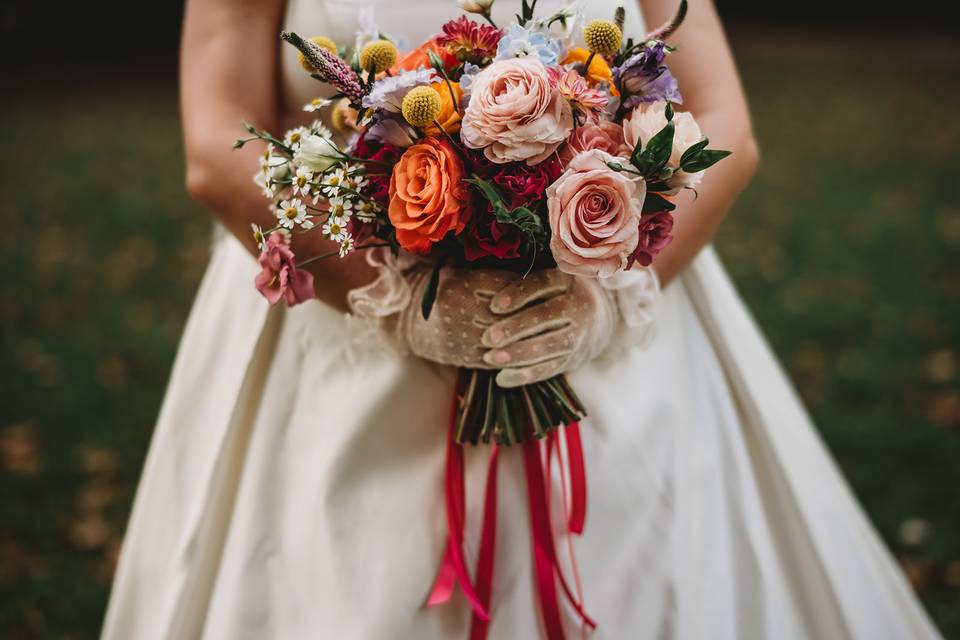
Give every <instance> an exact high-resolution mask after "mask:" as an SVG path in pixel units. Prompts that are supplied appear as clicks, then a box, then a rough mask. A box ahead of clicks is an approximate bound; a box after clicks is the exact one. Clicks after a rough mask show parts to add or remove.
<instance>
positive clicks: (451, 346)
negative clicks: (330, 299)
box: [384, 267, 520, 369]
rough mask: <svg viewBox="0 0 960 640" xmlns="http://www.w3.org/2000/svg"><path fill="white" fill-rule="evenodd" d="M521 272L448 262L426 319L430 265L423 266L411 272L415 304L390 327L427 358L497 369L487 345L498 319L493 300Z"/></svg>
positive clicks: (441, 272)
mask: <svg viewBox="0 0 960 640" xmlns="http://www.w3.org/2000/svg"><path fill="white" fill-rule="evenodd" d="M519 278H520V276H519V274H515V273H510V272H508V271H498V270H493V269H456V268H452V267H444V268H443V269H441V270H440V282H439V285H438V287H437V297H436V300H435V301H434V303H433V309H432V311H431V313H430V317H429V318H426V319H425V318H424V317H423V310H422V308H421V301H422V300H423V294H424V291H426V288H427V284H428V282H429V281H430V269H429V268H418V269H417V270H415V271H414V272H413V273H411V274H410V275H409V276H408V278H407V282H408V283H409V285H410V293H411V296H410V304H408V305H407V306H406V308H404V309H403V310H402V311H400V313H399V314H397V315H396V316H394V317H392V318H390V319H389V320H390V321H388V324H387V325H386V326H385V327H384V328H385V330H387V331H388V332H391V333H393V335H395V336H396V337H398V338H399V339H400V340H401V341H403V342H404V343H406V345H407V346H408V347H409V349H410V351H411V352H412V353H413V354H414V355H417V356H420V357H421V358H425V359H427V360H432V361H433V362H439V363H440V364H448V365H454V366H457V367H468V368H471V369H494V368H496V365H494V364H491V363H490V362H488V361H487V360H485V359H484V352H485V351H486V347H484V346H483V343H482V341H481V338H482V336H483V332H484V331H485V330H486V329H487V328H488V327H490V326H491V325H492V324H493V323H494V322H495V321H496V320H497V318H496V316H494V314H493V312H492V311H491V306H490V303H491V301H492V300H493V297H494V296H495V295H496V294H497V293H498V292H500V291H501V290H502V289H504V288H505V287H507V286H508V285H509V284H511V283H513V282H515V281H517V280H519Z"/></svg>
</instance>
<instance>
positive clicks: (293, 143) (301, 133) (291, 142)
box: [283, 127, 310, 150]
mask: <svg viewBox="0 0 960 640" xmlns="http://www.w3.org/2000/svg"><path fill="white" fill-rule="evenodd" d="M309 134H310V131H309V130H308V129H307V128H306V127H296V128H294V129H290V131H287V134H286V135H285V136H283V144H285V145H287V146H288V147H290V148H291V149H294V150H296V149H297V148H298V147H299V146H300V141H301V140H303V138H304V137H306V136H307V135H309Z"/></svg>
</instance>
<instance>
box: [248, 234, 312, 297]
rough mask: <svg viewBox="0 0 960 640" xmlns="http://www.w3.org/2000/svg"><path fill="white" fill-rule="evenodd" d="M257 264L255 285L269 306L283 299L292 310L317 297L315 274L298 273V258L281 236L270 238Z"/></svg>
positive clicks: (274, 235)
mask: <svg viewBox="0 0 960 640" xmlns="http://www.w3.org/2000/svg"><path fill="white" fill-rule="evenodd" d="M257 262H258V263H260V273H258V274H257V279H256V280H255V282H254V284H255V286H256V287H257V291H259V292H260V293H261V294H263V297H264V298H266V299H267V301H268V302H269V303H270V304H276V303H277V302H279V301H280V298H283V299H284V300H286V301H287V306H288V307H292V306H294V305H296V304H300V303H301V302H303V301H305V300H309V299H311V298H315V297H316V295H317V294H316V292H315V291H314V290H313V274H312V273H310V272H309V271H300V270H298V269H297V263H296V256H294V255H293V251H291V250H290V246H289V245H288V244H287V243H286V241H285V240H284V238H283V235H282V234H280V233H272V234H270V237H269V238H267V245H266V247H265V248H264V250H263V251H262V252H261V253H260V257H259V258H258V259H257Z"/></svg>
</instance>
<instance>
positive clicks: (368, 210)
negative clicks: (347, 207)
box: [354, 200, 380, 222]
mask: <svg viewBox="0 0 960 640" xmlns="http://www.w3.org/2000/svg"><path fill="white" fill-rule="evenodd" d="M354 213H355V214H356V216H357V219H359V220H362V221H363V222H373V221H374V220H376V219H377V214H378V213H380V207H378V206H377V204H376V203H375V202H373V201H372V200H364V201H363V202H359V203H357V208H356V209H354Z"/></svg>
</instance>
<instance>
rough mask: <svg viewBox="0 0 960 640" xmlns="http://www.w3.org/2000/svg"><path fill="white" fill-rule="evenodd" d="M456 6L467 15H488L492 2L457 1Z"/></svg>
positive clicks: (476, 0)
mask: <svg viewBox="0 0 960 640" xmlns="http://www.w3.org/2000/svg"><path fill="white" fill-rule="evenodd" d="M457 4H459V5H460V8H461V9H463V10H464V11H466V12H467V13H489V12H490V7H492V6H493V0H458V2H457Z"/></svg>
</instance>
